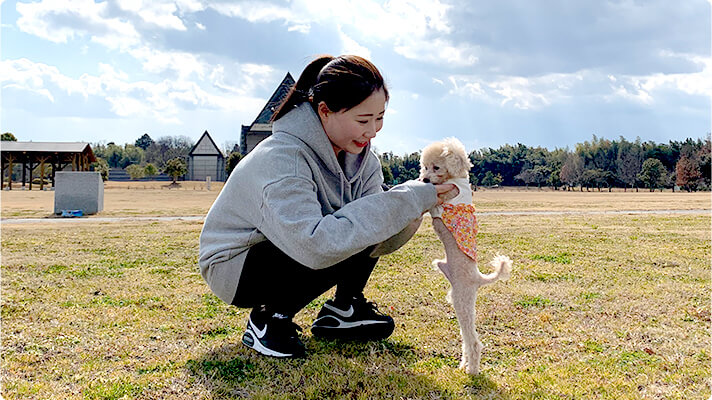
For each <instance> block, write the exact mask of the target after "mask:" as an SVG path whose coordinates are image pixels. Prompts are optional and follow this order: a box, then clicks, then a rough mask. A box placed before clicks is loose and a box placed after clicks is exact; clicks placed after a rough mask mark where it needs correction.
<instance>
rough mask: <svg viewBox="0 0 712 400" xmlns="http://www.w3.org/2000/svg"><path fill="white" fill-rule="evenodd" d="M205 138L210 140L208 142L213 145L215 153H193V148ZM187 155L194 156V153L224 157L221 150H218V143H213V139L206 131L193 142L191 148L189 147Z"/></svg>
mask: <svg viewBox="0 0 712 400" xmlns="http://www.w3.org/2000/svg"><path fill="white" fill-rule="evenodd" d="M205 138H207V139H208V140H209V141H210V143H211V144H212V145H213V148H214V149H215V153H195V150H196V149H197V148H198V146H199V145H200V143H201V142H202V141H203V139H205ZM216 153H217V154H216ZM188 155H189V156H194V155H210V156H214V155H219V156H220V157H225V156H224V155H223V153H222V151H220V148H219V147H218V145H216V144H215V141H214V140H213V138H212V137H210V134H209V133H208V131H205V132H203V135H202V136H201V137H200V139H198V141H197V142H195V145H193V148H192V149H190V152H189V153H188Z"/></svg>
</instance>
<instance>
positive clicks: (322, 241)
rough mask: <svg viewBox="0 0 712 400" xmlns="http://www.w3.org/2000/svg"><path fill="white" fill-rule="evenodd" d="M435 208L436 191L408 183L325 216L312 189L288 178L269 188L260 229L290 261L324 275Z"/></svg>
mask: <svg viewBox="0 0 712 400" xmlns="http://www.w3.org/2000/svg"><path fill="white" fill-rule="evenodd" d="M436 202H437V191H436V189H435V187H434V186H433V185H430V184H426V183H422V182H417V181H409V182H406V183H404V184H401V185H397V186H395V187H393V188H392V189H391V190H389V191H388V192H381V193H374V194H372V195H369V196H365V197H362V198H360V199H357V200H354V201H352V202H350V203H348V204H346V205H345V206H344V207H342V208H341V209H339V210H338V211H336V212H334V213H333V214H329V215H322V211H321V206H320V204H319V201H318V199H317V194H316V191H315V187H314V183H313V182H312V181H310V180H308V179H306V178H301V177H288V178H284V179H281V180H279V181H277V182H274V183H272V184H270V185H268V186H266V187H265V189H264V191H263V195H262V207H261V212H262V223H261V226H258V229H259V230H260V232H262V233H263V234H264V235H265V236H266V237H267V238H268V239H269V240H270V241H272V242H273V243H274V244H275V245H276V246H277V247H279V248H280V249H282V250H283V251H284V252H285V253H287V255H289V256H290V257H292V258H294V259H295V260H297V261H299V262H300V263H302V264H304V265H306V266H308V267H310V268H314V269H320V268H326V267H329V266H331V265H334V264H336V263H338V262H340V261H342V260H345V259H346V258H348V257H350V256H352V255H353V254H356V253H357V252H359V251H362V250H363V249H365V248H367V247H368V246H371V245H374V244H377V243H381V242H383V241H385V240H386V239H388V238H390V237H392V236H394V235H396V234H397V233H399V232H400V231H402V230H403V229H404V228H405V227H406V226H407V225H408V224H410V223H412V222H413V221H414V220H416V219H418V218H419V217H420V216H421V215H422V213H423V212H424V211H425V210H428V209H429V208H430V207H432V206H433V205H435V204H436ZM416 229H417V228H416Z"/></svg>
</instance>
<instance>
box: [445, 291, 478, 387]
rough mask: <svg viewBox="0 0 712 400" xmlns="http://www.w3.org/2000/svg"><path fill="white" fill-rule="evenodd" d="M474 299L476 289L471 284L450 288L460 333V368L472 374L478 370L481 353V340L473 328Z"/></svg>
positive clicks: (474, 314) (474, 316) (474, 315)
mask: <svg viewBox="0 0 712 400" xmlns="http://www.w3.org/2000/svg"><path fill="white" fill-rule="evenodd" d="M476 299H477V290H476V289H473V288H472V287H471V286H459V285H457V284H456V286H454V287H453V288H452V305H453V307H454V308H455V314H456V315H457V321H458V323H459V324H460V333H461V335H462V359H461V361H460V368H461V369H464V370H465V372H467V373H468V374H472V375H476V374H478V373H479V372H480V355H481V353H482V342H480V339H479V335H477V331H476V330H475V318H476V313H475V301H476Z"/></svg>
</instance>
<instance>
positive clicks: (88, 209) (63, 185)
mask: <svg viewBox="0 0 712 400" xmlns="http://www.w3.org/2000/svg"><path fill="white" fill-rule="evenodd" d="M54 186H55V188H54V213H55V214H60V213H61V212H62V210H82V211H83V212H84V214H85V215H86V214H96V213H98V212H99V211H102V210H103V209H104V182H103V181H102V180H101V174H100V173H99V172H69V171H67V172H65V171H58V172H57V173H56V174H55V176H54Z"/></svg>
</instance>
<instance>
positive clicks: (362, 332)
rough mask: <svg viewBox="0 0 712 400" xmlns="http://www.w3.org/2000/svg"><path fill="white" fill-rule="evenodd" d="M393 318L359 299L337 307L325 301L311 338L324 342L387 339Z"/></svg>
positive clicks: (313, 325) (312, 329)
mask: <svg viewBox="0 0 712 400" xmlns="http://www.w3.org/2000/svg"><path fill="white" fill-rule="evenodd" d="M393 328H395V324H394V323H393V318H391V317H389V316H388V315H385V314H383V313H381V312H380V311H378V308H377V307H376V305H375V304H374V303H371V302H369V301H366V299H365V298H364V297H363V296H359V297H354V298H353V299H352V300H351V301H350V302H348V303H344V304H341V303H339V304H337V303H336V302H334V301H332V300H328V301H327V302H326V303H325V304H324V307H322V309H321V311H319V315H318V316H317V318H316V320H315V321H314V323H313V324H312V327H311V331H312V335H314V336H315V337H319V338H324V339H344V340H364V341H367V340H381V339H385V338H387V337H389V336H391V333H393Z"/></svg>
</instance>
